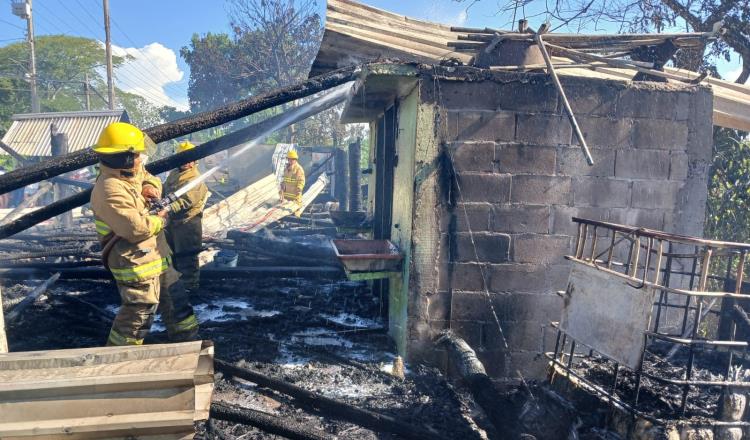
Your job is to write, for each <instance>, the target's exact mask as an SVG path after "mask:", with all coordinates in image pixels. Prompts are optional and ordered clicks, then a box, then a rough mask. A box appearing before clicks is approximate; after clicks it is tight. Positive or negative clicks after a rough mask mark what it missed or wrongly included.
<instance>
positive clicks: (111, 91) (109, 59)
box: [29, 0, 115, 110]
mask: <svg viewBox="0 0 750 440" xmlns="http://www.w3.org/2000/svg"><path fill="white" fill-rule="evenodd" d="M29 1H31V0H29ZM102 1H103V5H102V9H104V33H105V36H106V39H105V46H106V50H107V89H108V90H109V102H108V104H109V109H110V110H114V109H115V83H114V79H113V78H112V39H111V38H110V35H109V0H102Z"/></svg>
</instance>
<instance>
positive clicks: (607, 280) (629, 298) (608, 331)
mask: <svg viewBox="0 0 750 440" xmlns="http://www.w3.org/2000/svg"><path fill="white" fill-rule="evenodd" d="M655 295H656V293H655V292H654V289H653V288H650V287H643V288H642V289H638V288H636V287H633V286H631V285H630V284H628V281H627V280H625V279H623V278H621V277H617V276H614V275H611V274H607V273H606V272H604V271H600V270H597V269H596V268H593V267H589V266H584V265H582V264H576V263H575V262H573V269H572V270H571V272H570V279H569V281H568V289H567V291H566V292H565V301H564V305H563V312H562V316H561V318H560V328H561V329H562V330H563V331H564V332H565V333H567V334H568V335H569V336H571V337H572V338H573V339H575V340H576V341H578V342H580V343H583V344H585V345H586V346H587V347H590V348H593V349H595V350H596V351H598V352H599V353H602V354H603V355H605V356H607V357H609V358H610V359H612V360H615V361H617V362H619V363H620V364H622V365H626V366H627V367H628V368H631V369H633V370H635V369H637V368H638V366H639V365H640V360H641V356H642V355H643V348H644V344H645V340H644V334H645V332H646V331H648V329H649V325H650V323H651V311H652V308H653V304H654V299H655ZM581 349H582V350H583V349H584V348H581Z"/></svg>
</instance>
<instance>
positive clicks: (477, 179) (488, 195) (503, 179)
mask: <svg viewBox="0 0 750 440" xmlns="http://www.w3.org/2000/svg"><path fill="white" fill-rule="evenodd" d="M458 184H459V187H460V188H459V194H458V195H457V196H456V200H457V201H459V202H464V203H466V202H486V203H508V202H509V201H510V185H511V178H510V176H509V175H505V174H467V173H459V174H458Z"/></svg>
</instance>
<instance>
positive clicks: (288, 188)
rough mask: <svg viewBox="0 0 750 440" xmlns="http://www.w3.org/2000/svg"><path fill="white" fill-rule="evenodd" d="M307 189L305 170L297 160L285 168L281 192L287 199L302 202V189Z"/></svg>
mask: <svg viewBox="0 0 750 440" xmlns="http://www.w3.org/2000/svg"><path fill="white" fill-rule="evenodd" d="M303 189H305V170H304V169H302V166H301V165H300V164H299V163H298V162H295V163H294V165H292V166H291V167H289V168H285V169H284V180H283V181H282V182H281V192H282V193H283V194H284V199H285V200H293V201H296V202H302V190H303Z"/></svg>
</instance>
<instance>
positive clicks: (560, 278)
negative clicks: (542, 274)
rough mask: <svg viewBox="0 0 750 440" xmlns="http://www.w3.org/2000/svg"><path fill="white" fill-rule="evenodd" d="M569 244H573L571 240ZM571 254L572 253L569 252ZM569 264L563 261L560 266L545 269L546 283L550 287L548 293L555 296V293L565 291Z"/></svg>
mask: <svg viewBox="0 0 750 440" xmlns="http://www.w3.org/2000/svg"><path fill="white" fill-rule="evenodd" d="M571 244H574V243H573V241H572V240H571ZM571 253H572V251H571ZM570 268H571V263H570V262H568V261H565V262H563V263H561V264H552V265H550V266H549V267H548V269H547V283H548V284H549V287H550V289H549V290H550V292H552V293H554V294H555V295H557V293H556V292H558V291H560V290H565V288H566V287H567V286H568V278H570Z"/></svg>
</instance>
